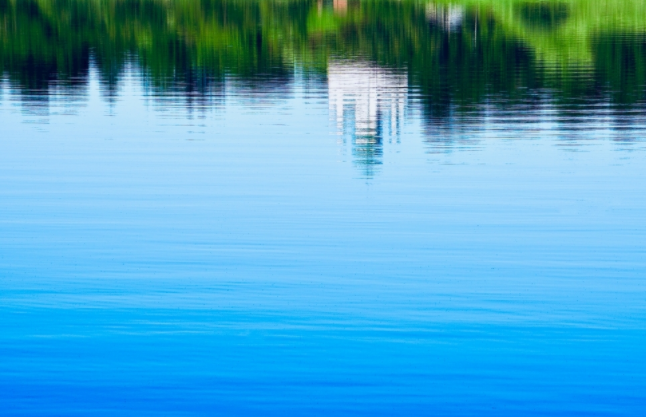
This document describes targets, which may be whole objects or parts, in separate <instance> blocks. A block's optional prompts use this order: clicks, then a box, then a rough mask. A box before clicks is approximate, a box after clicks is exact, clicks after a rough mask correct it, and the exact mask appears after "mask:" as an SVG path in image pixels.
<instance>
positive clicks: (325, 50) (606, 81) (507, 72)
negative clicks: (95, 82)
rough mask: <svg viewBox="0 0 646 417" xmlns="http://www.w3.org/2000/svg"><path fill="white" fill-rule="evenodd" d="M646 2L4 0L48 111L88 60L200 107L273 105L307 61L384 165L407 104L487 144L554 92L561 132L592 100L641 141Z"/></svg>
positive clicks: (77, 86) (430, 130)
mask: <svg viewBox="0 0 646 417" xmlns="http://www.w3.org/2000/svg"><path fill="white" fill-rule="evenodd" d="M645 15H646V3H645V2H643V1H641V0H622V1H608V2H601V3H600V2H593V1H589V0H571V1H568V2H562V1H541V2H534V1H525V0H512V1H510V2H503V3H501V2H499V1H494V0H484V1H481V2H477V4H475V3H473V2H467V1H453V2H443V1H435V2H418V1H412V0H411V1H409V0H402V1H391V0H380V1H372V0H356V1H350V0H348V1H346V0H338V1H337V0H288V1H277V0H266V1H242V0H203V1H199V2H197V1H195V2H193V1H191V2H180V1H176V2H168V1H162V0H120V1H116V0H106V1H101V2H87V1H84V0H58V1H56V2H51V1H48V0H21V1H12V0H0V73H2V76H3V78H4V79H5V80H7V81H8V82H7V83H4V84H3V86H4V87H2V88H5V89H6V88H11V89H14V90H15V91H17V92H18V94H19V95H21V96H22V97H23V98H22V100H21V102H22V103H23V105H24V108H25V111H26V112H28V113H34V112H36V113H39V114H41V115H46V114H47V107H48V103H49V102H50V96H53V95H55V96H57V97H59V98H60V97H66V99H69V100H78V99H79V98H80V97H82V96H84V95H86V94H87V90H88V88H87V85H88V79H89V72H90V68H92V67H95V68H96V71H97V73H98V75H99V77H98V78H99V80H100V81H99V82H100V88H101V92H102V95H103V97H104V98H105V99H106V100H108V101H114V100H116V99H117V98H118V96H119V94H120V88H121V85H122V84H123V80H124V78H125V77H126V76H127V74H128V72H130V75H128V76H133V77H136V78H137V80H138V81H139V82H140V83H141V84H142V85H143V86H144V88H145V89H146V90H147V91H148V93H149V95H150V96H151V97H153V98H154V100H157V101H158V102H159V103H161V104H162V105H163V106H170V105H172V106H181V107H185V108H186V109H188V110H189V111H192V110H194V109H202V110H204V109H207V108H212V107H216V106H220V105H222V104H223V103H224V102H225V101H227V100H230V99H235V100H241V101H242V102H243V103H247V104H249V105H251V106H252V107H253V106H263V105H266V104H270V103H277V102H280V101H281V100H284V99H288V98H289V97H291V96H293V92H294V86H295V85H296V83H297V81H296V80H297V77H296V73H298V74H301V75H302V77H301V76H299V77H300V78H298V79H299V80H303V79H307V78H308V77H313V78H316V79H325V78H326V77H327V80H328V82H329V85H328V91H329V97H330V110H331V112H332V114H333V115H334V119H335V123H336V125H337V130H338V132H342V133H343V135H344V136H346V137H348V138H349V139H350V141H351V143H352V144H353V152H354V153H355V159H356V161H360V162H359V163H360V164H361V165H363V166H374V165H378V164H380V163H381V157H382V146H383V140H384V135H390V136H393V137H396V136H397V135H398V133H397V132H398V131H399V130H398V129H399V126H400V125H401V122H402V120H403V117H404V115H403V109H404V107H406V106H409V107H410V108H414V109H415V112H411V114H413V113H415V114H421V115H422V117H423V122H424V124H425V126H426V132H427V134H428V142H429V144H430V146H431V148H432V149H431V150H432V151H436V150H437V149H444V150H447V149H452V147H453V145H452V144H460V143H461V144H464V143H469V144H471V145H474V144H476V143H477V141H478V140H479V139H477V135H474V134H473V133H474V132H477V131H483V129H484V124H485V122H486V123H489V122H490V121H491V120H494V121H496V123H505V121H504V120H505V119H504V118H502V117H500V115H502V114H505V115H507V116H509V117H508V118H507V120H512V119H514V118H523V120H525V121H526V123H530V121H529V119H533V120H543V121H544V120H545V119H544V116H542V115H541V114H538V113H536V111H538V110H536V109H541V111H543V112H545V111H546V110H545V108H546V106H551V109H552V110H549V111H548V113H550V112H556V113H558V114H559V115H560V116H555V115H552V116H550V117H552V119H550V120H554V121H556V123H557V124H558V125H559V126H563V127H564V131H568V132H569V133H568V134H567V135H563V136H567V137H569V138H572V135H574V137H578V136H576V133H573V132H581V131H587V132H592V131H594V129H595V126H596V125H595V123H592V122H590V119H589V117H590V115H591V114H594V112H595V111H596V110H594V111H593V110H590V109H599V108H607V109H609V110H607V111H605V110H604V111H605V113H604V116H603V117H605V118H608V119H609V121H608V125H609V126H610V125H612V126H621V128H618V129H614V130H613V129H611V131H617V132H618V131H621V137H622V141H628V142H630V141H634V140H641V139H640V135H639V134H638V132H637V130H635V129H636V128H635V129H633V130H631V129H630V128H628V129H626V128H625V126H634V125H633V124H631V123H626V122H625V120H626V117H624V116H625V115H626V114H635V112H636V113H638V114H643V112H644V108H645V105H644V104H645V102H646V35H645V33H646V30H645V29H646V24H645V23H644V21H643V16H645ZM599 16H603V17H604V18H603V19H600V18H599ZM329 57H335V58H334V59H330V58H329ZM358 57H360V58H358ZM299 82H300V81H299ZM409 90H410V91H409ZM514 109H525V110H523V111H525V112H526V113H523V114H517V113H514V111H515V110H514ZM418 110H419V112H418ZM496 114H497V115H496ZM550 114H551V113H550ZM628 118H629V119H630V117H628ZM530 124H531V123H530ZM525 125H526V124H524V125H522V126H525ZM510 126H511V125H509V126H507V127H508V128H510ZM514 126H515V127H514V128H520V126H521V125H520V124H515V125H514ZM496 129H498V130H499V131H501V132H503V131H505V129H503V128H498V127H497V128H496ZM604 131H605V130H604ZM393 132H394V133H393ZM456 132H463V133H456ZM465 135H466V136H465ZM598 136H599V134H597V135H595V137H598ZM575 140H578V139H575ZM465 141H466V142H465ZM438 144H439V145H438ZM436 145H438V146H439V148H438V147H437V146H436ZM471 145H469V146H468V147H469V148H473V147H474V146H475V145H474V146H471ZM457 147H458V148H461V147H462V146H461V145H460V146H457ZM476 147H477V146H476Z"/></svg>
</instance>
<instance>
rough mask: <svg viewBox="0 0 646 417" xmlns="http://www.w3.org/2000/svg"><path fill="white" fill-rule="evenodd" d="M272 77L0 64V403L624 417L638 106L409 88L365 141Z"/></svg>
mask: <svg viewBox="0 0 646 417" xmlns="http://www.w3.org/2000/svg"><path fill="white" fill-rule="evenodd" d="M347 65H348V66H347V67H344V68H346V69H347V68H354V66H356V67H357V68H363V67H365V66H368V67H370V65H372V64H367V63H366V62H365V61H357V62H354V63H353V62H350V63H347ZM353 65H354V66H353ZM375 68H376V67H375ZM359 71H362V70H359ZM295 74H296V75H295V77H294V79H293V80H292V81H291V82H290V83H289V84H288V85H286V86H282V87H281V88H282V89H281V91H282V93H281V94H276V92H275V90H270V91H269V92H263V90H260V91H258V90H249V89H247V88H245V87H244V86H241V85H239V83H238V81H236V79H235V77H231V78H228V79H227V80H226V87H225V88H224V90H223V91H224V92H223V93H221V96H214V97H212V98H213V101H212V102H208V103H206V104H204V103H196V104H193V105H188V104H187V100H189V99H190V97H189V98H187V96H186V95H185V94H183V93H181V92H179V93H178V92H172V91H171V92H165V93H160V92H156V91H154V90H151V89H149V88H147V87H146V84H145V82H144V81H145V80H144V78H142V75H141V73H140V72H139V71H138V69H137V68H136V67H131V68H130V69H129V70H128V72H127V77H125V79H124V80H123V81H122V84H121V87H120V90H119V92H118V95H117V96H116V97H113V98H111V99H106V97H105V94H104V91H103V89H102V86H101V84H100V83H99V81H98V76H97V75H96V72H95V70H93V69H92V68H91V69H90V74H89V80H90V81H89V84H88V85H87V86H86V87H84V89H83V90H82V91H80V92H79V91H75V92H74V91H72V92H71V93H70V91H68V90H63V89H61V90H60V91H59V92H58V93H57V92H56V91H54V92H50V93H49V95H48V96H47V97H48V98H47V101H46V102H45V103H44V104H43V103H40V102H39V101H38V100H36V98H38V95H36V96H35V97H31V96H30V94H31V93H30V92H29V91H20V89H19V88H17V87H15V86H12V85H10V84H9V82H8V81H5V82H4V84H3V89H2V94H3V95H2V100H1V101H0V126H2V127H1V136H0V141H1V142H0V143H1V145H0V149H2V151H1V152H0V328H1V329H2V330H1V331H0V405H1V408H0V410H1V411H0V414H2V415H6V416H103V415H105V416H115V415H123V416H126V415H127V416H148V415H151V416H152V415H155V416H157V415H168V416H184V415H186V416H189V415H191V416H192V415H232V416H240V415H262V416H269V415H280V416H286V415H295V416H296V415H298V416H304V415H353V416H354V415H369V416H377V415H430V416H439V415H451V416H459V415H465V416H467V415H468V416H484V415H490V416H519V415H523V416H530V415H537V416H538V415H550V416H551V415H564V416H565V415H567V416H570V415H585V416H593V415H600V416H601V415H603V416H611V415H621V416H640V415H644V414H645V413H646V361H645V360H644V357H645V355H644V354H645V353H646V352H645V350H644V346H645V342H646V326H645V323H646V280H645V276H646V274H645V273H646V220H645V217H644V213H645V212H646V169H645V168H644V167H645V166H646V165H645V164H646V146H645V145H646V142H644V137H645V136H644V133H645V132H646V128H645V126H646V125H645V124H644V120H645V119H644V113H643V111H633V112H632V113H631V112H627V113H625V114H623V116H621V117H624V118H626V119H629V120H632V121H633V122H634V123H633V125H632V126H631V127H630V128H626V129H623V130H622V129H618V128H617V124H616V119H612V120H611V119H610V116H608V114H609V112H610V111H611V110H612V109H610V108H609V105H608V106H605V105H599V104H595V103H591V104H589V105H587V104H586V103H583V104H582V105H581V106H580V108H578V109H579V111H580V112H579V114H578V116H577V115H574V116H572V114H571V113H570V116H571V118H569V117H570V116H563V115H562V114H561V113H558V112H557V110H558V106H559V104H558V103H552V102H550V101H549V100H547V99H546V100H545V101H543V102H542V104H541V105H540V106H538V107H536V106H534V107H527V108H525V107H522V103H521V105H520V107H504V106H502V107H501V106H498V107H494V106H493V105H492V106H491V107H487V105H486V104H485V105H484V106H485V107H484V110H483V111H484V118H483V119H482V118H481V119H478V120H476V121H474V120H469V119H468V118H466V119H455V120H453V119H450V120H449V121H448V122H446V123H445V124H444V125H433V124H429V123H427V121H426V119H424V117H423V116H422V114H421V113H420V110H419V105H418V99H419V93H418V92H417V91H416V90H415V88H414V86H410V88H408V87H406V88H405V89H404V90H405V94H406V98H405V104H404V105H403V107H402V108H398V110H392V112H393V114H394V115H393V116H392V117H391V119H388V120H389V122H388V126H387V129H386V128H384V129H386V130H387V131H388V132H387V134H384V136H383V139H380V141H379V144H378V148H379V149H378V151H375V152H373V151H374V149H368V151H366V150H365V148H366V147H368V148H369V147H370V146H372V145H371V143H372V142H371V141H373V139H370V138H368V139H366V140H363V141H362V139H361V138H362V137H361V136H360V135H359V134H358V133H357V132H358V131H359V130H361V129H365V130H370V129H371V127H365V126H364V127H362V126H363V125H361V123H363V122H362V120H360V115H358V114H359V113H360V111H361V109H359V105H357V106H355V108H354V110H352V106H350V107H351V109H350V110H352V111H354V113H352V112H350V113H348V112H346V113H344V115H343V117H342V118H341V119H340V120H339V119H338V118H337V113H335V112H336V110H335V109H334V108H333V107H332V106H331V104H330V103H329V97H331V96H332V95H333V94H336V93H334V92H333V91H330V89H329V84H330V80H331V79H325V78H322V79H318V78H315V79H311V78H308V77H305V76H304V75H303V74H302V73H299V70H298V68H297V69H296V70H295ZM396 76H397V75H396V74H395V75H393V74H392V73H386V75H384V77H386V78H388V77H395V81H394V84H392V85H391V84H388V85H391V87H392V88H400V87H396V85H397V83H398V81H397V79H396ZM268 83H270V81H268ZM393 86H395V87H393ZM385 88H387V87H385ZM388 88H389V87H388ZM398 91H399V90H398ZM355 99H356V100H360V98H356V97H355V98H348V97H346V98H345V100H346V101H348V102H349V103H354V102H353V101H352V100H355ZM384 100H385V99H384ZM389 100H391V99H389ZM393 100H395V101H397V99H393ZM492 100H494V99H492ZM391 101H392V100H391ZM389 103H390V102H388V103H387V104H388V105H390V104H389ZM397 106H399V105H398V104H397V105H396V106H395V107H397ZM604 106H605V107H604ZM393 109H394V107H393ZM591 112H592V113H591ZM595 112H596V113H595ZM366 120H368V121H370V120H372V119H370V116H366ZM364 121H365V120H364ZM339 123H340V125H339ZM366 123H367V122H366ZM348 125H351V126H350V127H348ZM339 126H340V127H339ZM366 152H373V153H374V155H376V156H375V157H374V159H370V158H372V157H370V158H367V157H366V156H365V153H366Z"/></svg>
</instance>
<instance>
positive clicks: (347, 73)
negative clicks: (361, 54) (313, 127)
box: [328, 59, 408, 165]
mask: <svg viewBox="0 0 646 417" xmlns="http://www.w3.org/2000/svg"><path fill="white" fill-rule="evenodd" d="M407 94H408V77H407V75H406V73H401V72H397V71H394V70H389V69H385V68H380V67H378V66H377V65H375V64H372V63H369V62H366V61H358V60H341V59H332V60H330V61H329V62H328V97H329V103H330V115H331V116H332V118H333V119H334V122H335V127H336V133H337V134H338V135H340V136H343V138H344V140H345V138H348V137H349V138H350V139H351V141H352V144H353V153H354V154H355V157H356V161H357V162H358V163H361V164H367V165H375V164H380V163H381V155H382V149H381V147H382V143H383V140H384V139H385V138H388V140H390V141H392V139H393V138H395V140H396V141H398V140H399V133H400V128H401V124H402V122H403V118H404V110H405V105H406V98H407Z"/></svg>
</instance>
